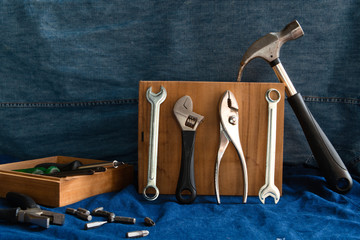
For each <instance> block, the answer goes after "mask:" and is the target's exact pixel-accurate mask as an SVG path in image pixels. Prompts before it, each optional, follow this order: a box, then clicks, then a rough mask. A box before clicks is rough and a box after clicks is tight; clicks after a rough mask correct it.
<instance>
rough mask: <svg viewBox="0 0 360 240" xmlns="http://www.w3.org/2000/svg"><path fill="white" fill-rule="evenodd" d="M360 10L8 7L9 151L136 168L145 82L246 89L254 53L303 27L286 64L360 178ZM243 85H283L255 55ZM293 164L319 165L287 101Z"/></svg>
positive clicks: (237, 5)
mask: <svg viewBox="0 0 360 240" xmlns="http://www.w3.org/2000/svg"><path fill="white" fill-rule="evenodd" d="M359 9H360V2H359V1H356V0H353V1H350V0H349V1H341V0H328V1H297V0H287V1H260V0H253V1H200V0H197V1H196V0H195V1H191V0H188V1H169V0H168V1H142V0H133V1H111V0H106V1H95V0H88V1H85V0H82V1H35V0H28V1H19V0H11V1H10V0H9V1H1V3H0V126H1V127H0V139H1V141H0V144H1V145H0V154H3V155H10V156H14V157H16V158H19V159H33V158H39V157H45V156H52V155H67V156H77V157H88V158H96V159H119V160H123V161H127V162H132V163H136V161H137V108H138V106H137V99H138V81H139V80H188V81H236V77H237V73H238V67H239V64H240V61H241V58H242V55H243V54H244V53H245V51H246V49H247V48H248V47H249V46H250V45H251V44H252V42H254V41H255V40H257V39H258V38H259V37H261V36H263V35H265V34H267V33H268V32H271V31H279V30H281V29H282V28H283V27H284V26H285V25H286V24H287V23H289V22H291V21H292V20H294V19H297V20H298V21H299V22H300V24H301V26H302V27H303V30H304V32H305V36H304V37H302V38H300V39H298V40H295V41H292V42H288V43H286V44H285V45H284V46H283V47H282V50H281V60H282V62H283V64H284V67H285V69H286V70H287V72H288V74H289V76H290V77H291V79H292V81H293V83H294V85H295V87H296V89H297V90H298V92H300V93H301V94H302V95H303V97H304V98H305V100H306V102H307V104H308V107H309V108H310V110H311V112H312V113H313V115H314V117H315V118H316V120H317V121H318V122H319V124H320V126H322V128H323V130H324V132H325V133H326V134H327V135H328V137H329V139H330V140H331V141H332V143H333V145H334V146H335V148H336V149H337V150H338V151H339V154H340V155H341V157H342V158H343V161H344V162H345V163H346V165H347V166H348V168H349V169H350V170H351V171H352V172H353V173H356V174H358V175H360V163H359V162H360V153H359V151H360V128H359V121H360V111H359V105H360V88H359V76H360V67H359V63H360V48H359V39H360V14H359ZM243 81H256V82H263V81H277V78H276V76H275V74H274V73H273V71H272V70H271V68H270V67H269V66H268V64H267V63H266V62H265V61H263V60H261V59H256V60H254V61H252V62H251V63H250V64H249V65H248V66H247V67H246V68H245V72H244V75H243ZM284 161H285V163H289V164H297V163H303V162H305V161H307V162H308V163H310V164H313V163H314V161H313V158H312V154H311V151H310V148H309V147H308V145H307V142H306V140H305V137H304V135H303V133H302V130H301V128H300V126H299V123H298V122H297V119H296V118H295V115H294V114H293V112H292V110H291V108H290V107H289V105H288V104H286V116H285V139H284Z"/></svg>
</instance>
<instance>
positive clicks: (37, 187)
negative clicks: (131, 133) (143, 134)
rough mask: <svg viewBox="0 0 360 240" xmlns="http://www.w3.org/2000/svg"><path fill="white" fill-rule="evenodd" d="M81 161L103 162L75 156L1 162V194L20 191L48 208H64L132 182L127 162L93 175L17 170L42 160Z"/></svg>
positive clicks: (130, 169) (130, 167)
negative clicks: (64, 174)
mask: <svg viewBox="0 0 360 240" xmlns="http://www.w3.org/2000/svg"><path fill="white" fill-rule="evenodd" d="M75 160H79V161H80V162H82V163H83V164H92V163H98V162H104V161H100V160H93V159H83V158H73V157H63V156H55V157H47V158H41V159H35V160H28V161H21V162H15V163H8V164H2V165H0V197H2V198H4V197H5V196H6V193H8V192H10V191H12V192H20V193H23V194H27V195H29V196H30V197H32V198H33V199H34V200H35V202H36V203H38V204H41V205H45V206H49V207H62V206H65V205H68V204H71V203H74V202H78V201H80V200H82V199H85V198H88V197H91V196H94V195H97V194H101V193H106V192H113V191H119V190H121V189H122V188H124V187H126V186H127V185H129V184H131V183H132V182H133V178H134V169H133V166H131V165H128V164H124V165H120V166H119V167H118V168H107V170H106V172H96V173H95V174H94V175H84V176H72V177H64V178H58V177H51V176H43V175H36V174H29V173H22V172H15V171H12V170H15V169H25V168H32V167H34V166H35V165H37V164H40V163H47V162H53V163H70V162H72V161H75Z"/></svg>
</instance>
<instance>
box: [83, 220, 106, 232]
mask: <svg viewBox="0 0 360 240" xmlns="http://www.w3.org/2000/svg"><path fill="white" fill-rule="evenodd" d="M105 223H107V221H98V222H89V223H85V230H88V229H92V228H97V227H100V226H102V225H104V224H105Z"/></svg>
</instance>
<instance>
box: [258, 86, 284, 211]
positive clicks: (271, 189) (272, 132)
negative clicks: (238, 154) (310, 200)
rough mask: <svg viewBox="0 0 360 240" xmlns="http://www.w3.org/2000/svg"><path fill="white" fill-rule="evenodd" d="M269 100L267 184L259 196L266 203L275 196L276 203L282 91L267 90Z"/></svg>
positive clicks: (277, 195)
mask: <svg viewBox="0 0 360 240" xmlns="http://www.w3.org/2000/svg"><path fill="white" fill-rule="evenodd" d="M272 93H275V95H276V97H277V98H275V99H274V98H272V97H271V94H272ZM265 98H266V101H267V102H268V132H267V146H266V175H265V185H264V186H262V187H261V188H260V191H259V198H260V201H261V202H262V203H263V204H265V199H266V198H267V197H268V196H271V197H273V198H274V201H275V204H277V203H278V201H279V199H280V191H279V189H278V188H277V187H276V186H275V150H276V148H275V147H276V115H277V104H278V102H279V101H280V98H281V96H280V92H279V91H278V90H276V89H274V88H271V89H269V90H267V92H266V95H265Z"/></svg>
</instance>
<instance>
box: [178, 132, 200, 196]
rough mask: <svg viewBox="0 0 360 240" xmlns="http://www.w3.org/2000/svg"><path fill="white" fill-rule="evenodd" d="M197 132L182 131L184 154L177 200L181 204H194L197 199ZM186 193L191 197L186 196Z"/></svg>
mask: <svg viewBox="0 0 360 240" xmlns="http://www.w3.org/2000/svg"><path fill="white" fill-rule="evenodd" d="M195 135H196V132H195V131H182V153H181V168H180V175H179V179H178V183H177V187H176V199H177V200H178V201H179V202H180V203H192V202H193V201H194V200H195V198H196V186H195V175H194V146H195ZM186 191H189V192H190V195H189V196H186V197H185V196H184V193H185V192H186Z"/></svg>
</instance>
